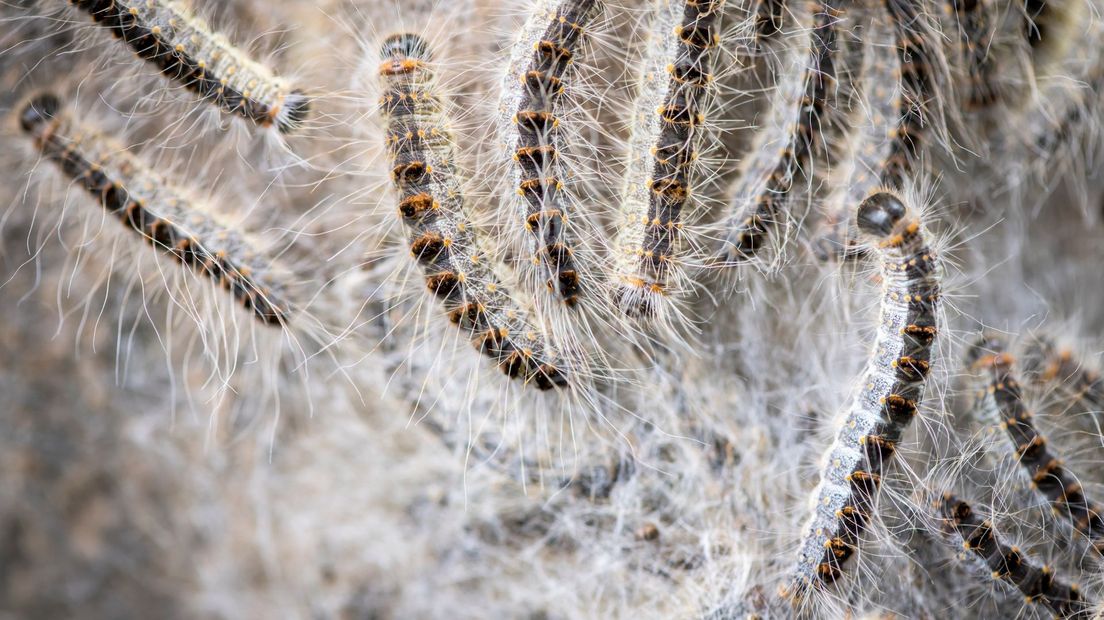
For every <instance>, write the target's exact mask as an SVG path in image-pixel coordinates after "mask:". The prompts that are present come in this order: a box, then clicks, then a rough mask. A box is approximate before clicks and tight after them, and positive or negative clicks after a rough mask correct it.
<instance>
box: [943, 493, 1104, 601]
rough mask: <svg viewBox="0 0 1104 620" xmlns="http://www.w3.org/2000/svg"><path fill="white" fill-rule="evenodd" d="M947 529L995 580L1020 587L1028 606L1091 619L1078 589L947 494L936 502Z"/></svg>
mask: <svg viewBox="0 0 1104 620" xmlns="http://www.w3.org/2000/svg"><path fill="white" fill-rule="evenodd" d="M935 508H936V510H937V511H938V512H939V514H940V515H941V521H942V524H943V526H944V527H945V528H946V529H947V531H948V532H952V533H957V535H958V536H960V537H961V538H962V546H963V548H964V549H965V550H966V551H969V552H971V553H973V554H974V555H976V556H978V557H979V558H981V559H982V561H984V562H985V564H986V566H988V567H989V569H990V570H991V571H992V576H993V579H997V580H1001V581H1007V582H1009V583H1011V584H1012V585H1014V586H1016V589H1018V590H1019V591H1020V592H1021V593H1022V594H1023V595H1024V597H1026V600H1027V601H1028V602H1042V603H1043V604H1044V605H1046V606H1047V607H1048V608H1050V610H1051V611H1053V612H1054V613H1055V614H1056V615H1057V617H1059V618H1085V619H1087V618H1089V617H1090V614H1091V612H1090V610H1089V608H1090V603H1089V602H1088V601H1086V600H1085V599H1084V598H1083V597H1082V595H1081V592H1080V590H1078V588H1077V586H1076V585H1072V584H1067V583H1064V582H1062V581H1061V580H1059V579H1058V577H1057V576H1056V575H1055V574H1054V571H1053V569H1051V568H1050V567H1047V566H1041V567H1040V566H1037V565H1036V564H1035V563H1034V562H1033V561H1032V560H1031V558H1030V557H1028V556H1027V555H1026V554H1024V552H1023V551H1020V550H1019V549H1018V548H1017V547H1015V546H1012V545H1009V544H1008V543H1007V542H1005V541H1003V540H1001V538H1000V537H999V536H998V535H997V533H996V532H994V531H993V524H992V522H990V521H989V520H988V519H985V518H983V517H982V516H981V515H979V514H978V513H977V512H976V511H975V510H974V509H973V508H972V507H971V506H970V504H968V503H966V502H965V501H962V500H961V499H959V498H957V497H955V496H954V495H953V494H951V493H945V494H944V495H943V496H942V498H941V499H939V500H937V501H936V502H935Z"/></svg>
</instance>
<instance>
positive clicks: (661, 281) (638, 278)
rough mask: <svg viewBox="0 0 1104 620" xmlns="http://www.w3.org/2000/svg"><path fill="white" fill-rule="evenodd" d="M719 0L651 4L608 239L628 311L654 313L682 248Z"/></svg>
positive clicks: (618, 292)
mask: <svg viewBox="0 0 1104 620" xmlns="http://www.w3.org/2000/svg"><path fill="white" fill-rule="evenodd" d="M723 7H724V2H723V0H684V1H679V2H668V1H667V0H659V1H657V2H656V3H654V4H653V8H652V10H653V17H654V22H653V24H652V27H651V31H652V32H657V33H659V34H660V38H659V40H658V41H654V42H653V44H652V45H650V46H649V50H650V53H649V55H648V57H647V58H646V59H645V60H644V64H643V75H642V76H641V83H640V95H639V97H638V99H637V101H636V111H635V113H634V115H633V119H634V121H635V123H634V127H633V132H632V139H631V142H630V149H631V151H632V152H631V153H630V155H629V169H628V171H627V173H626V180H625V187H624V190H623V191H622V200H621V215H620V217H621V218H622V222H621V224H620V230H619V233H618V236H617V239H616V240H615V241H614V247H615V252H616V253H617V254H616V256H615V257H614V260H615V275H614V277H615V282H614V283H613V285H614V286H615V287H616V288H615V291H614V293H613V295H614V300H615V302H616V303H617V305H618V306H619V307H620V308H621V310H622V311H623V312H625V313H626V314H629V315H631V316H651V315H654V314H656V313H657V311H658V308H659V307H660V305H661V303H662V300H663V299H664V298H666V297H667V296H668V295H669V294H670V292H671V286H670V280H671V279H672V277H673V276H672V274H671V271H672V270H674V269H677V265H678V262H679V260H680V255H681V253H682V248H681V245H682V240H681V236H682V226H683V222H682V219H683V217H682V212H683V210H684V209H685V208H686V206H687V203H688V201H689V200H691V196H692V194H693V188H694V186H695V183H696V181H697V179H696V176H697V175H696V174H695V170H694V167H695V166H697V165H698V156H699V148H700V144H701V136H700V133H701V124H702V122H704V108H705V107H706V106H707V104H708V97H709V96H710V95H711V93H712V91H713V89H714V88H715V86H714V84H713V62H714V57H715V55H716V51H717V48H718V47H719V45H720V36H719V35H718V32H717V29H718V27H719V25H720V20H721V14H722V12H723Z"/></svg>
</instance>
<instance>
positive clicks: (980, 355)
mask: <svg viewBox="0 0 1104 620" xmlns="http://www.w3.org/2000/svg"><path fill="white" fill-rule="evenodd" d="M967 361H969V362H970V363H971V366H972V368H973V369H974V370H975V371H980V372H982V373H984V375H985V379H986V384H985V388H984V392H983V393H982V395H981V398H984V399H986V401H987V402H986V405H988V406H990V407H992V408H994V409H995V410H996V414H997V417H998V418H999V419H1000V421H1001V427H1002V428H1004V430H1005V431H1006V432H1007V434H1008V439H1009V440H1010V441H1011V443H1012V446H1013V449H1014V450H1015V453H1016V460H1017V461H1018V462H1019V463H1020V466H1022V467H1023V468H1024V471H1026V472H1027V474H1028V475H1029V476H1031V483H1032V487H1033V488H1034V489H1035V490H1036V491H1037V492H1038V493H1039V494H1040V495H1042V496H1043V497H1044V498H1046V500H1047V502H1049V503H1050V505H1051V507H1053V509H1054V511H1055V513H1061V514H1062V515H1063V516H1064V517H1066V518H1067V519H1069V521H1070V523H1071V524H1072V525H1073V527H1074V529H1076V530H1077V531H1078V532H1080V533H1081V534H1083V535H1084V536H1085V537H1086V538H1088V539H1089V540H1090V541H1091V542H1092V546H1093V548H1094V549H1095V550H1096V551H1097V552H1098V553H1104V508H1101V506H1100V505H1099V504H1097V503H1096V502H1093V501H1092V500H1090V499H1089V498H1088V497H1086V495H1085V491H1084V488H1083V487H1082V486H1081V483H1080V482H1078V480H1077V477H1076V476H1074V475H1073V474H1072V473H1071V472H1070V471H1069V470H1068V469H1066V467H1065V466H1064V465H1063V464H1062V461H1061V459H1059V458H1058V457H1057V456H1055V455H1054V453H1052V452H1051V451H1050V449H1049V447H1048V445H1047V440H1046V437H1044V436H1043V435H1042V433H1040V432H1039V429H1038V428H1036V426H1035V423H1034V422H1033V421H1032V417H1033V415H1032V413H1031V412H1030V411H1028V410H1027V407H1025V406H1024V403H1023V394H1022V390H1021V388H1020V383H1019V381H1018V380H1017V378H1016V375H1015V373H1014V370H1013V357H1012V355H1011V354H1009V353H1008V352H1006V351H1005V346H1004V343H1002V342H1000V341H998V340H996V339H993V338H983V339H982V340H981V341H979V342H977V343H975V344H974V346H973V347H972V348H971V350H970V352H969V354H968V360H967Z"/></svg>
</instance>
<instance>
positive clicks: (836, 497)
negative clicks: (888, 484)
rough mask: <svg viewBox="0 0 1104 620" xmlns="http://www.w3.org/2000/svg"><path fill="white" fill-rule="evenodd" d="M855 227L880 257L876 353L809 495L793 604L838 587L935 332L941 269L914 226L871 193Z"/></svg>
mask: <svg viewBox="0 0 1104 620" xmlns="http://www.w3.org/2000/svg"><path fill="white" fill-rule="evenodd" d="M858 223H859V228H860V230H861V231H862V232H863V233H865V234H867V235H870V236H871V237H873V238H875V239H876V240H877V250H878V252H879V254H881V257H882V278H883V287H884V288H883V293H882V306H881V320H880V322H879V328H878V336H877V340H876V342H875V344H874V349H873V352H872V355H871V358H870V361H869V362H868V363H867V367H866V370H865V371H864V373H863V378H862V383H861V385H862V389H861V391H860V392H859V394H858V395H857V396H856V397H855V400H854V401H853V403H852V405H851V407H850V413H849V414H848V416H847V418H846V420H845V421H844V423H843V425H842V426H841V427H840V430H839V433H838V435H837V436H836V439H835V442H834V443H833V445H832V446H831V447H830V448H829V450H828V455H827V456H828V462H827V464H826V466H825V468H824V471H823V473H822V476H821V482H820V485H819V486H818V487H817V489H816V490H815V491H814V497H815V508H814V514H813V516H812V518H811V519H810V521H809V524H808V526H807V527H806V535H805V538H804V540H803V542H802V543H801V550H800V552H799V556H798V562H797V566H796V568H795V570H794V575H793V580H792V582H791V584H790V586H789V587H788V588H786V590H785V593H786V594H787V595H788V596H791V597H793V598H795V599H800V598H801V596H802V595H803V594H804V592H805V591H806V590H808V589H809V588H811V587H820V586H824V585H826V584H829V583H831V582H834V581H835V580H837V579H838V578H839V577H840V576H841V575H842V574H843V567H844V564H845V563H846V562H847V561H848V560H849V559H850V558H851V557H852V556H853V555H854V554H855V552H856V550H857V545H858V541H859V537H860V535H861V534H862V532H863V531H864V530H865V529H866V525H867V523H868V521H869V520H870V518H871V511H872V509H873V503H874V498H875V496H876V495H877V492H878V489H879V485H880V483H881V474H882V472H883V470H884V467H885V464H886V463H887V462H888V461H889V460H890V459H891V458H892V457H893V454H894V451H895V449H896V447H897V444H898V443H899V442H900V441H901V438H902V435H903V434H904V431H905V430H906V429H907V428H908V425H909V423H911V421H912V418H913V417H915V416H916V413H917V407H918V406H919V404H920V401H921V399H922V397H923V390H924V383H925V380H926V378H927V376H928V371H929V367H930V358H931V351H932V345H933V342H934V341H935V337H936V335H937V332H938V316H937V310H938V301H939V279H940V275H939V263H938V262H937V260H936V258H935V256H934V255H933V254H932V251H931V249H930V248H929V246H928V242H927V240H926V239H925V235H926V233H925V231H924V230H923V228H922V226H921V223H920V220H919V219H918V218H917V216H916V214H915V213H912V212H910V210H909V209H907V208H906V207H905V204H904V203H903V202H902V201H901V199H900V198H898V197H897V196H896V195H894V194H889V193H877V194H874V195H872V196H870V197H868V198H867V199H866V200H865V201H863V203H862V205H861V206H860V207H859V212H858Z"/></svg>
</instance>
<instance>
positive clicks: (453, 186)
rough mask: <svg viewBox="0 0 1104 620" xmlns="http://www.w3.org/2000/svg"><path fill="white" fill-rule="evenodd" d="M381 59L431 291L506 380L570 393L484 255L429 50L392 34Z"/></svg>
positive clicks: (411, 219) (408, 211)
mask: <svg viewBox="0 0 1104 620" xmlns="http://www.w3.org/2000/svg"><path fill="white" fill-rule="evenodd" d="M380 57H381V64H380V68H379V74H380V79H381V82H382V84H383V95H382V97H381V99H380V110H381V112H382V114H383V116H384V117H385V118H386V120H387V148H388V152H389V153H390V156H391V160H392V170H391V179H392V181H393V183H394V185H395V188H396V189H397V190H398V192H399V195H400V197H401V199H400V201H399V215H400V217H401V218H402V221H403V224H404V225H405V227H406V229H407V231H408V232H409V237H408V239H409V243H410V252H411V254H412V255H413V257H414V258H415V259H417V261H418V263H419V264H420V265H421V267H422V270H423V272H424V273H425V281H426V287H427V288H428V289H429V291H430V292H431V293H433V294H434V295H435V296H436V297H437V298H438V299H440V300H441V302H442V304H443V305H444V307H445V310H446V311H447V312H448V317H449V320H450V321H451V322H452V323H453V324H454V325H456V326H457V327H459V328H460V329H461V330H463V331H464V332H466V333H468V334H469V335H470V336H471V338H472V344H473V345H474V346H475V348H476V349H478V350H479V351H480V352H481V353H483V354H484V355H486V356H487V357H489V358H491V359H492V360H494V361H495V362H496V363H497V364H498V367H499V369H501V370H502V372H503V373H505V374H506V375H508V376H510V377H511V378H519V379H522V380H523V381H525V382H526V383H532V384H533V385H535V386H536V387H538V388H539V389H541V390H549V389H552V388H560V387H564V386H566V385H567V383H568V382H567V377H566V375H565V374H564V373H563V371H562V370H561V369H560V368H558V367H557V366H556V364H555V363H553V361H552V359H551V358H550V357H549V355H550V351H548V348H547V345H545V344H544V343H543V341H542V340H541V339H540V338H539V337H538V335H537V334H536V332H535V330H534V329H533V328H532V327H531V326H530V325H529V324H528V323H527V321H526V320H525V316H524V312H523V311H522V310H520V309H519V308H517V306H516V304H515V303H514V302H513V300H512V299H511V298H510V295H509V292H508V291H507V290H506V288H505V287H504V286H502V284H501V283H500V282H499V280H498V278H497V276H496V275H495V273H494V271H493V269H492V265H491V264H490V261H491V259H490V258H489V257H488V255H487V254H485V253H484V252H482V251H481V250H480V248H479V241H478V238H477V237H476V233H475V231H474V229H473V227H472V225H471V222H470V221H469V220H468V217H467V214H466V209H467V207H466V205H465V198H464V194H463V190H462V188H461V185H460V179H459V177H458V175H457V168H456V162H455V161H454V155H453V149H454V147H453V144H452V137H451V135H450V130H449V128H448V126H447V121H446V118H445V116H444V113H443V111H442V109H441V106H442V101H441V100H440V99H439V97H438V95H437V93H436V92H435V91H434V83H433V75H432V69H431V66H430V62H431V56H430V52H429V47H428V44H427V43H426V41H425V40H424V39H422V38H421V37H419V36H418V35H414V34H396V35H392V36H391V37H389V38H388V39H386V40H385V41H384V43H383V45H382V47H381V48H380Z"/></svg>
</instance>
